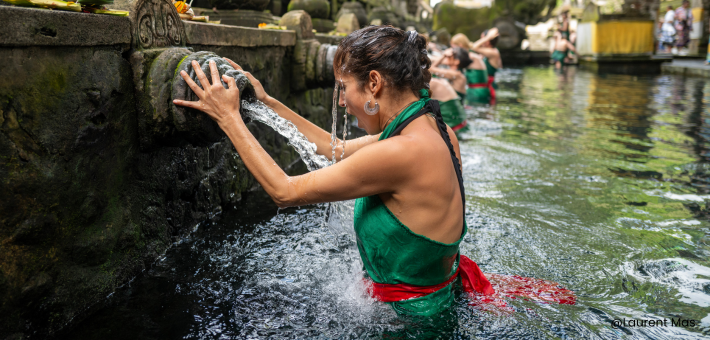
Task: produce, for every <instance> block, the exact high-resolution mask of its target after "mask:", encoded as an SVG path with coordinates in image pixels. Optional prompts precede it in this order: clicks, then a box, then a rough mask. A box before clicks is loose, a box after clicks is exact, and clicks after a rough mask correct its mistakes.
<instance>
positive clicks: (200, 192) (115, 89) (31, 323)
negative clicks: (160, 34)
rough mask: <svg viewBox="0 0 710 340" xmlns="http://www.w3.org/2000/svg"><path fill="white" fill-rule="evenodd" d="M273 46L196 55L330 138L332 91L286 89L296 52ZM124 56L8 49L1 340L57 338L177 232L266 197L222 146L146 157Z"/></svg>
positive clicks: (257, 128) (0, 154) (287, 162)
mask: <svg viewBox="0 0 710 340" xmlns="http://www.w3.org/2000/svg"><path fill="white" fill-rule="evenodd" d="M45 13H47V14H46V15H51V13H50V12H49V11H46V12H45ZM0 14H2V13H0ZM42 15H45V14H42ZM77 15H79V14H77ZM38 22H41V20H38ZM78 24H80V22H78ZM7 29H11V28H7ZM107 29H108V28H107ZM220 29H226V28H220ZM60 33H61V32H60ZM283 34H284V36H285V37H288V36H292V35H293V33H292V32H291V33H288V32H284V33H283ZM289 34H290V35H289ZM273 35H274V34H272V33H269V34H266V35H265V36H267V37H270V39H272V38H273V37H272V36H273ZM270 41H271V40H270ZM274 41H276V40H274ZM278 41H279V43H278V44H274V45H269V44H268V43H264V44H263V45H262V46H247V47H243V46H228V45H225V44H222V45H219V46H218V45H210V44H208V43H207V44H204V43H200V42H199V41H192V42H191V43H192V44H191V45H188V47H192V48H194V50H195V51H199V50H207V51H212V52H215V53H217V54H218V55H221V56H225V57H229V58H231V59H232V60H234V61H236V62H237V63H239V64H240V65H242V66H243V67H244V68H245V69H246V70H247V71H251V72H252V73H253V74H254V75H255V76H256V77H257V78H258V79H260V80H261V82H262V83H263V84H264V85H265V88H266V90H267V91H268V92H269V93H270V94H271V95H272V96H274V97H276V98H277V99H279V100H281V101H283V102H285V103H287V105H290V106H292V107H294V109H295V110H296V111H297V112H299V113H301V114H303V115H304V116H306V117H308V118H309V119H311V120H312V121H314V122H316V123H317V124H318V125H320V126H323V127H325V128H326V129H328V130H329V129H330V128H329V126H330V122H331V118H330V109H331V103H332V93H333V90H332V88H311V89H307V90H302V91H298V92H294V91H292V89H291V88H290V85H289V84H291V74H292V73H291V68H292V58H293V50H294V47H293V45H291V46H284V45H285V44H284V43H283V41H287V40H283V39H281V40H278ZM130 55H131V51H130V50H127V49H126V46H125V43H124V42H120V43H117V44H116V45H115V46H110V45H108V46H73V45H72V46H33V45H32V44H31V43H28V44H27V46H9V45H5V44H2V43H0V58H2V60H5V61H6V64H5V65H6V66H5V67H3V68H0V79H3V81H2V82H0V315H3V317H2V318H0V339H5V338H8V337H10V338H23V337H28V336H29V337H30V338H45V337H48V336H51V335H52V334H57V332H59V331H61V329H63V328H65V327H67V325H71V323H72V322H74V321H77V320H80V319H81V318H83V317H84V316H86V315H88V314H89V313H91V311H92V306H96V304H97V302H100V301H102V300H103V299H104V298H105V297H106V296H107V295H108V294H110V293H111V292H112V291H113V290H114V289H115V288H116V287H117V286H119V285H122V284H125V283H126V282H127V281H128V280H129V279H130V278H132V277H134V276H135V275H138V274H139V273H140V272H141V271H142V270H143V269H145V268H146V267H147V266H150V264H151V263H152V262H153V261H154V260H155V259H156V258H158V257H159V256H160V255H161V254H162V253H164V252H165V250H166V249H168V248H169V247H170V246H171V244H173V243H174V242H176V241H177V240H179V239H180V238H181V237H182V236H184V235H185V234H187V233H189V232H190V231H191V230H194V228H195V227H197V226H199V225H200V224H201V223H203V222H205V221H207V220H209V219H215V218H220V215H221V212H222V211H224V210H227V209H239V207H240V201H241V200H244V199H248V195H249V193H250V192H252V191H256V190H261V189H260V186H259V185H258V183H256V181H255V180H254V178H253V177H252V175H251V174H250V173H249V171H248V170H247V169H246V167H245V166H244V164H243V163H242V161H241V159H240V158H239V156H238V154H237V153H236V151H235V149H234V147H233V145H232V144H231V142H230V141H229V140H228V139H227V138H226V136H225V137H224V138H223V139H222V140H220V141H218V142H216V143H213V144H211V145H208V146H196V145H192V144H190V143H189V142H187V141H185V142H184V143H175V144H173V145H170V146H165V145H158V146H152V147H151V148H147V149H146V148H142V147H141V143H140V140H141V138H140V137H141V136H140V130H139V128H138V120H139V117H138V115H139V110H138V105H139V104H138V102H139V98H140V97H141V96H142V95H143V93H137V92H136V86H135V84H134V79H135V72H136V70H135V69H134V68H135V65H132V64H131V62H130ZM249 127H250V129H251V131H252V132H253V133H254V135H255V137H256V138H257V139H258V140H259V142H260V143H261V145H262V146H263V147H264V148H265V149H266V150H267V152H269V153H270V154H271V155H272V156H273V157H274V159H275V160H276V161H277V163H278V164H279V165H281V166H282V167H284V168H287V171H289V172H291V173H294V172H299V171H304V167H302V166H299V163H300V162H298V155H297V154H296V153H295V151H293V149H292V148H291V147H290V146H288V144H287V141H286V140H285V139H284V138H283V137H281V136H279V135H277V134H276V133H275V132H274V131H272V130H271V129H270V128H268V127H266V126H265V125H263V124H260V123H249Z"/></svg>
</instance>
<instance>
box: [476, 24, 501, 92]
mask: <svg viewBox="0 0 710 340" xmlns="http://www.w3.org/2000/svg"><path fill="white" fill-rule="evenodd" d="M498 35H499V34H498V29H497V28H495V27H494V28H491V29H489V30H486V31H484V32H483V33H481V38H480V39H478V40H476V42H475V43H473V44H472V46H471V49H472V50H473V51H474V52H476V53H478V54H480V55H482V56H483V57H484V58H483V62H484V63H485V65H486V71H487V72H488V89H489V91H490V93H491V104H495V101H496V90H497V89H498V84H496V82H495V79H496V72H498V70H499V69H501V68H502V67H503V60H502V59H501V57H500V51H499V50H498V48H496V45H497V44H498Z"/></svg>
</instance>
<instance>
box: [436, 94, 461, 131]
mask: <svg viewBox="0 0 710 340" xmlns="http://www.w3.org/2000/svg"><path fill="white" fill-rule="evenodd" d="M439 107H440V108H441V117H442V118H444V123H446V125H448V126H450V127H454V126H456V125H459V124H461V123H463V121H464V120H466V111H464V109H463V105H461V102H460V101H459V100H457V99H452V100H449V101H445V102H443V103H442V102H440V103H439Z"/></svg>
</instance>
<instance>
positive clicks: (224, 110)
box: [173, 60, 241, 126]
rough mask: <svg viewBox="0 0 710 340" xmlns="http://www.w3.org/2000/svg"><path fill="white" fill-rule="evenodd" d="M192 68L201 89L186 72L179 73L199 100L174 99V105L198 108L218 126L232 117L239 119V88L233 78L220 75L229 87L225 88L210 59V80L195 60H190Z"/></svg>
mask: <svg viewBox="0 0 710 340" xmlns="http://www.w3.org/2000/svg"><path fill="white" fill-rule="evenodd" d="M192 68H193V69H194V70H195V74H196V75H197V79H199V80H200V84H202V86H203V89H201V88H200V87H199V86H197V84H196V83H195V82H194V81H193V80H192V79H191V78H190V76H189V75H188V74H187V72H185V71H180V75H181V76H182V79H184V80H185V82H186V83H187V85H188V86H190V88H191V89H192V91H193V92H195V94H196V95H197V97H198V98H200V100H198V101H196V102H191V101H187V100H179V99H175V100H173V103H175V105H181V106H185V107H190V108H193V109H198V110H200V111H202V112H204V113H206V114H207V115H208V116H210V118H212V119H213V120H214V121H216V122H217V124H219V125H220V126H223V125H224V124H225V123H227V122H229V121H232V118H239V119H241V116H240V115H239V89H238V88H237V83H236V81H235V80H234V78H232V77H227V76H222V79H223V80H224V82H225V83H227V86H228V87H229V88H228V89H225V88H224V86H223V85H222V82H221V81H220V80H219V71H217V66H216V65H215V63H214V62H213V61H210V73H211V75H212V81H211V82H210V81H208V80H207V76H205V73H204V72H202V69H200V64H199V63H198V62H197V61H194V60H193V61H192Z"/></svg>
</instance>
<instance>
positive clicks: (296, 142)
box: [242, 100, 330, 171]
mask: <svg viewBox="0 0 710 340" xmlns="http://www.w3.org/2000/svg"><path fill="white" fill-rule="evenodd" d="M242 108H244V111H245V116H247V117H249V118H251V119H253V120H256V121H259V122H262V123H264V124H266V125H268V126H269V127H271V128H272V129H274V131H276V132H278V133H279V134H280V135H282V136H284V137H286V139H288V144H289V145H291V146H293V148H294V149H296V152H298V154H299V155H300V156H301V159H302V160H303V162H304V163H306V167H307V168H308V171H314V170H318V169H321V168H325V167H326V166H328V165H330V161H328V158H327V157H325V156H321V155H318V154H316V150H317V149H318V147H317V146H316V144H315V143H311V142H309V141H308V138H306V136H304V135H303V134H302V133H301V132H300V131H298V128H296V125H294V124H293V123H291V121H289V120H286V119H283V118H281V117H280V116H279V115H278V114H277V113H276V112H274V110H272V109H271V108H270V107H268V106H266V104H264V103H262V102H261V101H259V100H256V101H254V102H248V101H246V100H242Z"/></svg>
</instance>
